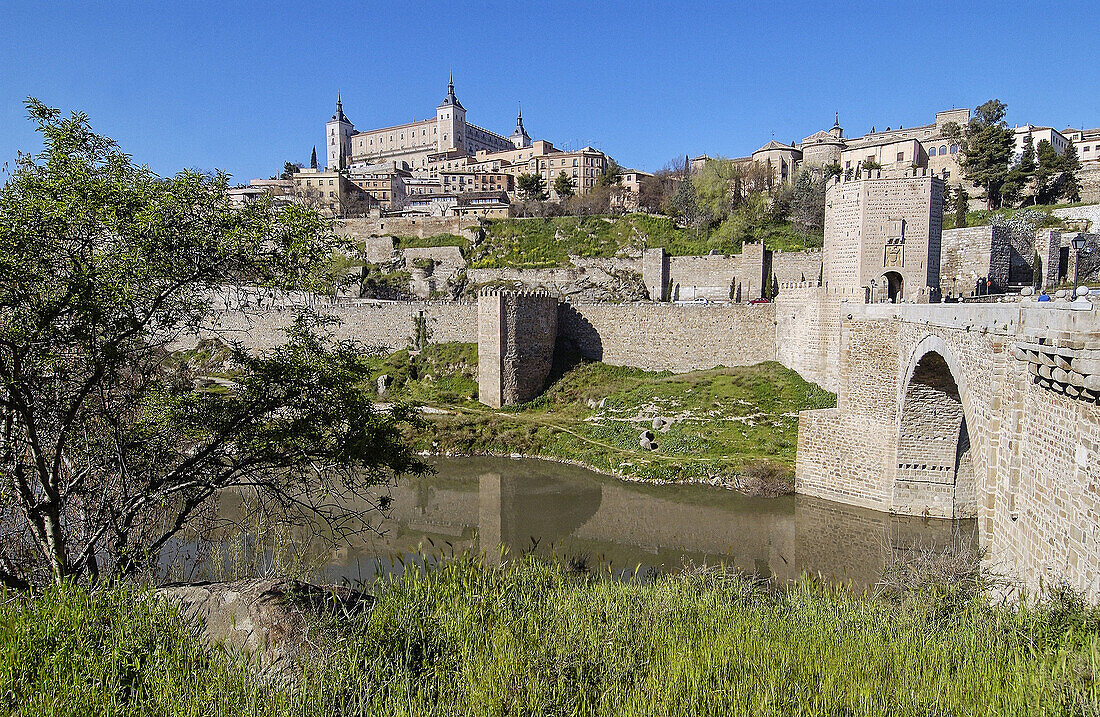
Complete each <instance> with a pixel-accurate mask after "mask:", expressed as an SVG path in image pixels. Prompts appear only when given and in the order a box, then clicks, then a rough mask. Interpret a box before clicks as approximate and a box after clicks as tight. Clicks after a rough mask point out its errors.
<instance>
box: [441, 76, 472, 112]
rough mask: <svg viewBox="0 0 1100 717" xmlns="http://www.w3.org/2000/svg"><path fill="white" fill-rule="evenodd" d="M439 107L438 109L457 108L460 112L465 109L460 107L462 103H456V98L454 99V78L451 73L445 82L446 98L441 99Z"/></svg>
mask: <svg viewBox="0 0 1100 717" xmlns="http://www.w3.org/2000/svg"><path fill="white" fill-rule="evenodd" d="M439 106H440V107H457V108H459V109H461V110H464V109H466V108H465V107H463V106H462V103H461V102H459V101H458V98H457V97H455V76H454V73H453V72H452V73H450V76H449V78H448V80H447V96H446V97H444V98H443V103H442V104H441V105H439Z"/></svg>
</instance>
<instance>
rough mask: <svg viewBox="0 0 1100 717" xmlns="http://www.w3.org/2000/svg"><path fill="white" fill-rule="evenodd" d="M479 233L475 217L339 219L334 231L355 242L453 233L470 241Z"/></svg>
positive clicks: (479, 228) (479, 227)
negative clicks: (383, 237) (370, 238)
mask: <svg viewBox="0 0 1100 717" xmlns="http://www.w3.org/2000/svg"><path fill="white" fill-rule="evenodd" d="M480 230H481V224H480V222H479V221H478V219H477V218H476V217H380V218H376V219H371V218H360V219H339V220H337V221H336V232H337V233H338V234H343V235H345V236H350V237H353V238H355V239H366V238H367V237H372V236H400V237H418V238H421V239H424V238H426V237H431V236H435V235H437V234H457V235H458V236H466V237H469V238H471V239H473V238H474V237H476V236H477V235H478V233H479V232H480Z"/></svg>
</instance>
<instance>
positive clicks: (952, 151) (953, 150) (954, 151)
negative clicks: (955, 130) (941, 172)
mask: <svg viewBox="0 0 1100 717" xmlns="http://www.w3.org/2000/svg"><path fill="white" fill-rule="evenodd" d="M958 151H959V145H957V144H953V145H951V154H955V153H956V152H958Z"/></svg>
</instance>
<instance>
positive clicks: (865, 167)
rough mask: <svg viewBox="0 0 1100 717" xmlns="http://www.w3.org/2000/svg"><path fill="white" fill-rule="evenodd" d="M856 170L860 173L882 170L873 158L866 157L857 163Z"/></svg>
mask: <svg viewBox="0 0 1100 717" xmlns="http://www.w3.org/2000/svg"><path fill="white" fill-rule="evenodd" d="M858 168H859V169H860V170H862V171H869V172H873V171H874V170H876V169H882V165H881V164H879V162H878V160H877V159H875V158H874V157H868V158H867V159H865V160H863V161H862V162H860V163H859V165H858Z"/></svg>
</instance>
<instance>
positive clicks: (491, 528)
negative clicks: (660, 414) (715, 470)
mask: <svg viewBox="0 0 1100 717" xmlns="http://www.w3.org/2000/svg"><path fill="white" fill-rule="evenodd" d="M436 468H437V473H436V474H435V475H432V476H424V477H420V478H409V479H406V480H402V481H401V482H399V483H398V485H396V486H394V487H391V489H390V494H391V496H392V498H393V503H392V512H391V515H390V517H389V518H388V519H387V520H385V521H384V522H383V523H382V526H381V527H382V529H383V534H382V535H377V534H375V533H373V532H370V531H364V532H363V533H362V534H361V535H360V536H357V537H356V538H355V539H354V540H353V541H352V543H351V544H350V545H348V546H345V547H343V548H341V549H339V550H337V551H336V552H334V553H332V554H330V555H326V556H324V557H325V560H324V561H322V562H325V561H327V565H326V566H325V568H324V569H323V570H322V577H323V578H324V579H327V580H339V579H341V578H348V579H352V580H354V579H357V578H360V579H361V578H369V577H371V576H373V575H375V574H377V573H378V572H386V571H388V570H390V569H392V568H390V561H391V556H401V557H402V559H404V560H406V561H407V560H409V559H415V556H417V555H421V554H422V555H425V556H429V557H431V556H433V555H439V554H451V553H458V552H461V551H463V550H467V549H471V550H483V551H484V552H485V554H486V556H487V558H488V559H489V560H490V561H491V562H496V561H497V560H499V558H500V546H504V547H505V548H506V549H507V551H508V552H509V553H510V554H512V555H516V554H520V553H524V552H528V551H534V552H537V553H540V554H545V555H549V554H556V555H558V556H559V557H562V558H571V557H584V558H585V559H586V560H587V562H588V563H589V565H591V566H599V567H601V568H604V569H606V568H607V566H608V565H610V566H611V567H612V570H613V571H615V570H623V571H627V572H629V573H633V571H634V570H635V567H636V566H639V565H640V566H641V571H640V572H641V574H643V575H652V574H653V573H655V572H665V571H674V570H677V569H680V568H681V567H683V566H685V565H701V564H709V565H715V564H718V563H724V564H727V565H733V566H736V567H737V568H738V569H739V570H742V571H745V572H749V573H755V574H757V575H760V576H764V577H772V578H776V579H778V580H790V579H794V578H797V577H799V576H800V575H801V574H803V573H806V574H810V575H819V576H820V577H822V578H823V579H825V580H828V581H830V582H843V583H847V584H851V585H853V586H854V587H863V586H867V585H871V584H874V583H875V582H876V581H877V580H878V579H879V578H880V577H881V574H882V569H883V566H884V565H886V564H887V562H889V561H890V560H892V559H893V556H895V555H897V554H899V553H901V552H904V551H907V550H913V549H914V548H916V547H923V546H929V545H936V546H944V545H947V544H949V543H956V544H958V543H965V544H970V542H971V541H976V530H975V525H974V522H973V521H950V520H938V519H923V518H914V517H905V516H894V515H889V514H885V513H879V512H876V511H872V510H865V509H861V508H854V507H851V506H846V505H841V504H838V503H831V502H828V501H823V500H819V499H814V498H808V497H805V496H784V497H781V498H750V497H746V496H743V495H741V494H738V493H734V492H732V491H727V490H722V489H716V488H709V487H702V486H654V485H648V484H639V483H627V482H623V481H618V480H615V479H611V478H606V477H603V476H599V475H597V474H594V473H592V472H590V471H587V470H584V469H581V468H577V467H573V466H567V465H559V464H556V463H549V462H544V461H532V460H509V459H500V458H464V459H439V460H438V461H437V463H436Z"/></svg>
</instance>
